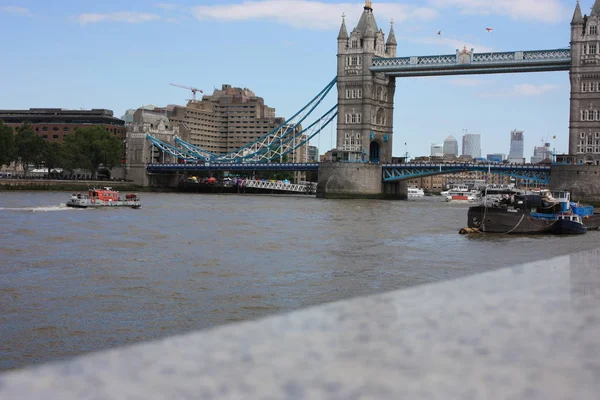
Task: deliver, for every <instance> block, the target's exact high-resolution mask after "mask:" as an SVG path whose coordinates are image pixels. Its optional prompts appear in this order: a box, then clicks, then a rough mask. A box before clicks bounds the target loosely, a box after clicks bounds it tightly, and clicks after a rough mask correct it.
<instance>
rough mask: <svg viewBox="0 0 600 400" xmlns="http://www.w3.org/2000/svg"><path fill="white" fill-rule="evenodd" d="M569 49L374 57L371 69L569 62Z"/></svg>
mask: <svg viewBox="0 0 600 400" xmlns="http://www.w3.org/2000/svg"><path fill="white" fill-rule="evenodd" d="M570 61H571V50H570V49H555V50H533V51H514V52H500V53H493V52H490V53H472V54H470V53H469V57H468V58H467V59H466V60H462V59H461V54H460V53H458V52H457V53H456V54H444V55H434V56H418V57H399V58H375V59H373V64H372V66H371V70H376V71H377V70H386V69H415V68H416V69H418V68H422V67H429V66H439V67H452V66H456V67H468V66H469V65H471V66H478V65H490V64H497V65H501V64H540V63H558V62H564V63H567V62H570Z"/></svg>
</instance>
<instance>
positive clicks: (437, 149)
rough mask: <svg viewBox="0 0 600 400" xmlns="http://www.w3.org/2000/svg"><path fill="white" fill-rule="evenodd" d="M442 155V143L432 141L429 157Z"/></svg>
mask: <svg viewBox="0 0 600 400" xmlns="http://www.w3.org/2000/svg"><path fill="white" fill-rule="evenodd" d="M443 156H444V145H442V144H437V143H432V144H431V157H443Z"/></svg>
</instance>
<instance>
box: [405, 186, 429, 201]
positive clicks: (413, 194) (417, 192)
mask: <svg viewBox="0 0 600 400" xmlns="http://www.w3.org/2000/svg"><path fill="white" fill-rule="evenodd" d="M424 196H425V192H424V191H423V189H419V188H415V187H409V188H408V197H409V198H411V199H414V198H417V197H424Z"/></svg>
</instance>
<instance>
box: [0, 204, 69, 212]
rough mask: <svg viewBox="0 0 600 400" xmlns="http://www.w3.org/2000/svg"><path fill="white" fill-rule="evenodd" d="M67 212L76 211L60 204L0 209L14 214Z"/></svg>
mask: <svg viewBox="0 0 600 400" xmlns="http://www.w3.org/2000/svg"><path fill="white" fill-rule="evenodd" d="M68 210H76V209H75V208H71V207H67V205H66V204H64V203H61V204H59V205H58V206H41V207H19V208H4V207H0V211H15V212H55V211H68Z"/></svg>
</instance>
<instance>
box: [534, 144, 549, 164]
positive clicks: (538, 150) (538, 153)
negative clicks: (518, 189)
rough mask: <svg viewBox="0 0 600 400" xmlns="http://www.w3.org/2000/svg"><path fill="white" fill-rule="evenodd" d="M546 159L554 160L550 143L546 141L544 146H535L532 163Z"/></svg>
mask: <svg viewBox="0 0 600 400" xmlns="http://www.w3.org/2000/svg"><path fill="white" fill-rule="evenodd" d="M545 160H550V161H552V150H550V143H544V145H543V146H536V147H534V148H533V157H531V163H532V164H538V163H541V162H542V161H545Z"/></svg>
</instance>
